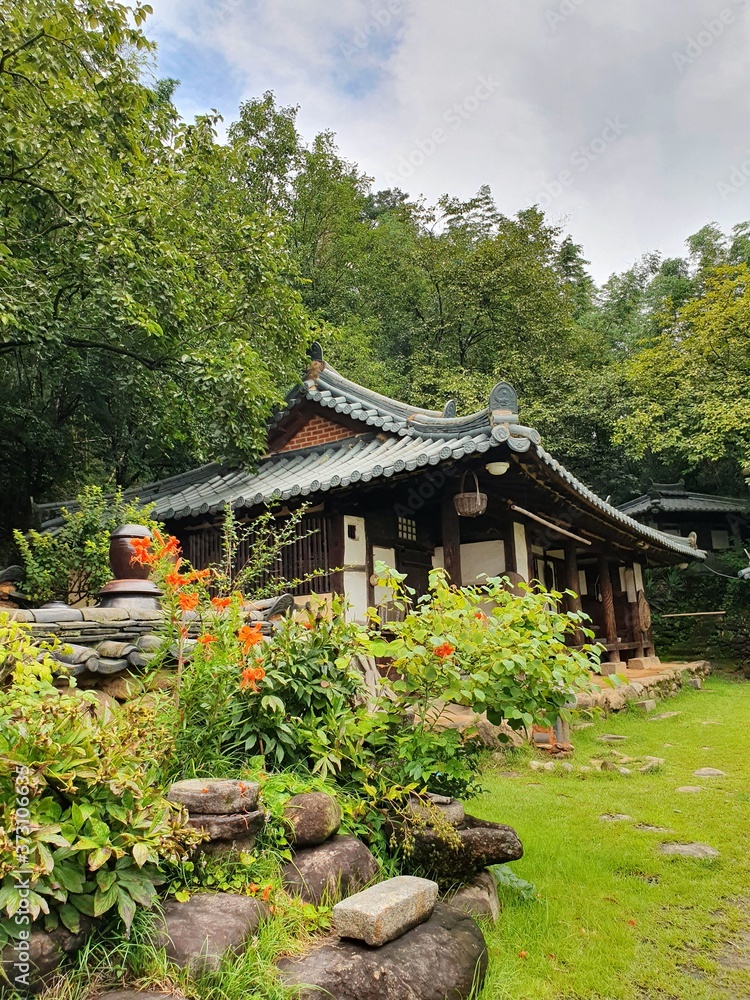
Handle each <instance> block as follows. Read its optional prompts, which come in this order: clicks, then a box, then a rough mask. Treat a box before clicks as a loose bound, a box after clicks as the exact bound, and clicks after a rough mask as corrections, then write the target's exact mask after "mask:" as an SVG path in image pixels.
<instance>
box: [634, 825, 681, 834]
mask: <svg viewBox="0 0 750 1000" xmlns="http://www.w3.org/2000/svg"><path fill="white" fill-rule="evenodd" d="M633 829H634V830H640V831H641V833H671V832H672V831H671V830H670V829H668V827H666V826H652V825H651V824H650V823H636V825H635V826H634V827H633Z"/></svg>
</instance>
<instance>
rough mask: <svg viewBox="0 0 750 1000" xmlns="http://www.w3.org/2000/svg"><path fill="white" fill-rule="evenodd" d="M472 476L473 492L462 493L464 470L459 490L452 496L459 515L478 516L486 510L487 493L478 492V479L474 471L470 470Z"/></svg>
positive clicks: (464, 478)
mask: <svg viewBox="0 0 750 1000" xmlns="http://www.w3.org/2000/svg"><path fill="white" fill-rule="evenodd" d="M472 476H473V477H474V487H475V492H474V493H464V486H465V484H466V472H464V474H463V476H462V477H461V492H460V493H456V495H455V496H454V498H453V503H454V504H455V505H456V511H457V513H458V516H459V517H479V515H480V514H484V512H485V511H486V510H487V494H486V493H480V492H479V480H478V479H477V474H476V472H472Z"/></svg>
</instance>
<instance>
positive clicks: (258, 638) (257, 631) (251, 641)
mask: <svg viewBox="0 0 750 1000" xmlns="http://www.w3.org/2000/svg"><path fill="white" fill-rule="evenodd" d="M237 638H238V639H239V640H240V642H241V643H242V644H243V645H244V647H245V654H247V653H249V652H250V650H251V649H252V648H253V646H257V645H258V643H259V642H263V633H262V632H261V624H260V622H256V623H255V625H243V626H242V628H241V629H240V630H239V632H238V633H237Z"/></svg>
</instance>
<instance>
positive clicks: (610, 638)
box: [599, 555, 620, 663]
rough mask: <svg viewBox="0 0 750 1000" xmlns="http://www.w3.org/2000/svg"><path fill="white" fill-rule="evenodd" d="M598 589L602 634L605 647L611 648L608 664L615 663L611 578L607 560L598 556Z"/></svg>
mask: <svg viewBox="0 0 750 1000" xmlns="http://www.w3.org/2000/svg"><path fill="white" fill-rule="evenodd" d="M599 589H600V591H601V594H602V611H603V612H604V634H605V635H606V637H607V645H608V646H613V648H612V649H610V651H609V659H610V662H613V663H614V662H617V660H619V659H620V653H619V650H618V649H617V618H616V617H615V595H614V593H613V591H612V578H611V577H610V575H609V559H607V557H606V556H604V555H601V556H599Z"/></svg>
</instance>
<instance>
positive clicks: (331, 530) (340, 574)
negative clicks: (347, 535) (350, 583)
mask: <svg viewBox="0 0 750 1000" xmlns="http://www.w3.org/2000/svg"><path fill="white" fill-rule="evenodd" d="M344 545H345V542H344V516H343V514H333V515H332V516H331V518H330V520H329V522H328V565H329V566H330V567H331V570H332V571H335V572H331V574H330V581H331V591H332V592H333V593H334V594H340V595H342V596H343V595H344Z"/></svg>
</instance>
